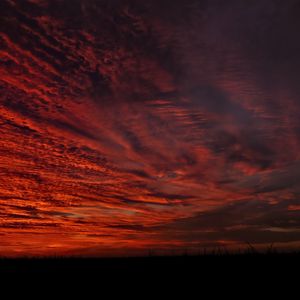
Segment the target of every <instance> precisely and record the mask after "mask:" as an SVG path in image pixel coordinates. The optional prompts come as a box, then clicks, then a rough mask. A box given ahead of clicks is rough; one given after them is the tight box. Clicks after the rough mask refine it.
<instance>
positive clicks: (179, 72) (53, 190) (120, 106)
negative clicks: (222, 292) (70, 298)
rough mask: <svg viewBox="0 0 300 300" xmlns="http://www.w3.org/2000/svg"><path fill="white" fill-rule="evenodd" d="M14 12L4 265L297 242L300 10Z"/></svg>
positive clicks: (8, 5) (156, 4)
mask: <svg viewBox="0 0 300 300" xmlns="http://www.w3.org/2000/svg"><path fill="white" fill-rule="evenodd" d="M0 11H1V19H0V89H1V92H0V124H1V126H0V137H1V138H0V174H1V177H0V205H1V211H0V236H1V239H0V253H1V254H6V255H19V254H52V253H65V254H72V253H83V254H91V255H97V254H98V255H102V254H105V255H107V254H109V253H117V254H124V253H129V252H130V251H133V250H134V251H144V250H145V249H149V248H166V249H177V248H179V249H180V248H190V247H196V248H198V247H201V246H215V245H224V244H225V245H226V244H228V245H233V246H236V247H239V246H240V245H243V244H244V243H245V242H251V243H253V244H257V245H265V244H268V243H273V242H275V243H278V244H280V245H282V246H284V247H291V246H292V245H298V242H300V224H299V217H300V216H299V213H300V203H299V193H300V189H299V184H298V183H299V179H300V171H299V163H300V157H299V149H300V140H299V134H300V123H299V115H300V103H299V96H300V95H299V94H300V89H299V84H298V78H299V76H300V74H299V73H300V72H299V69H300V56H299V51H300V42H299V39H298V31H299V28H300V21H299V20H300V18H299V12H300V6H299V1H293V0H289V1H285V2H284V3H279V2H278V1H271V0H264V1H261V0H260V1H246V2H245V1H238V0H236V1H192V0H191V1H163V3H162V1H154V0H152V1H148V2H147V3H144V2H141V1H129V0H128V1H106V0H103V1H96V0H95V1H93V0H91V1H80V0H76V1H67V0H59V1H58V0H57V1H43V0H27V1H17V0H15V1H14V0H4V1H1V3H0ZM118 249H124V250H123V252H122V251H121V252H120V250H118ZM126 249H128V250H127V251H126ZM114 251H115V252H114Z"/></svg>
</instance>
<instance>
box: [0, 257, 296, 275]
mask: <svg viewBox="0 0 300 300" xmlns="http://www.w3.org/2000/svg"><path fill="white" fill-rule="evenodd" d="M229 270H236V271H237V272H239V271H245V270H247V272H252V271H254V272H255V273H256V274H257V275H259V276H260V275H263V274H264V273H266V274H267V273H271V272H273V271H274V272H278V271H279V270H281V271H285V272H292V271H296V273H298V270H300V253H281V254H277V253H272V254H226V255H224V254H223V255H198V256H164V257H162V256H154V257H128V258H72V257H71V258H60V257H55V258H18V259H10V258H0V274H41V275H43V274H44V275H46V274H56V275H68V276H76V274H78V275H80V276H90V275H97V276H102V277H106V278H108V277H118V276H127V275H128V276H137V277H139V276H141V277H142V276H145V275H150V274H155V275H156V276H168V277H172V276H176V275H179V274H180V276H182V274H191V273H194V274H198V275H200V274H205V276H208V277H209V276H211V277H214V278H216V277H224V276H227V275H228V271H229Z"/></svg>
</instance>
